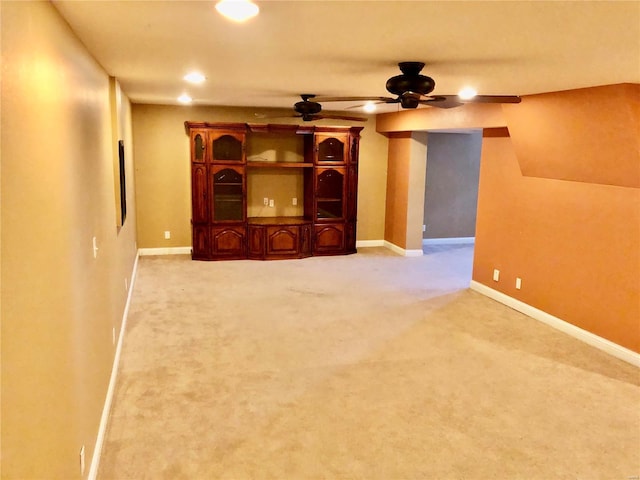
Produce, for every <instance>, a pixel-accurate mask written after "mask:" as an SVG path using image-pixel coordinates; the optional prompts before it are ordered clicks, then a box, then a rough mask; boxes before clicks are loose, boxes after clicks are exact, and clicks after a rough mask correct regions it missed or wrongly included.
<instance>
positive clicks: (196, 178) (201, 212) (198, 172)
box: [191, 163, 209, 224]
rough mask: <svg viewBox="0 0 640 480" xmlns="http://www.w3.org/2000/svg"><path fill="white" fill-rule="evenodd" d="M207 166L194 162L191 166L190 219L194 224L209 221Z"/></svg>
mask: <svg viewBox="0 0 640 480" xmlns="http://www.w3.org/2000/svg"><path fill="white" fill-rule="evenodd" d="M207 198H208V192H207V166H206V165H205V164H200V163H194V164H192V166H191V220H192V221H193V223H195V224H201V223H206V222H208V221H209V208H208V203H207Z"/></svg>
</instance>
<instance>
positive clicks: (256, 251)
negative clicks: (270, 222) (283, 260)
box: [247, 225, 264, 260]
mask: <svg viewBox="0 0 640 480" xmlns="http://www.w3.org/2000/svg"><path fill="white" fill-rule="evenodd" d="M247 248H248V252H247V255H248V256H249V258H255V259H260V260H262V259H264V227H262V226H258V225H249V236H248V240H247Z"/></svg>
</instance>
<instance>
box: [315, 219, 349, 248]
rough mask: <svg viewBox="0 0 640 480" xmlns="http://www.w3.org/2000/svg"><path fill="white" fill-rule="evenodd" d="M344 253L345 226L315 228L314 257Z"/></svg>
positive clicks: (334, 225) (333, 225)
mask: <svg viewBox="0 0 640 480" xmlns="http://www.w3.org/2000/svg"><path fill="white" fill-rule="evenodd" d="M344 252H345V235H344V224H327V225H316V226H315V242H314V249H313V254H314V255H337V254H341V253H344Z"/></svg>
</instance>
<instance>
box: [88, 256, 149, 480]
mask: <svg viewBox="0 0 640 480" xmlns="http://www.w3.org/2000/svg"><path fill="white" fill-rule="evenodd" d="M139 258H140V255H139V254H136V259H135V262H134V263H133V271H132V272H131V279H130V281H129V293H128V294H127V302H126V303H125V306H124V312H123V314H122V323H121V325H120V334H119V335H118V344H117V346H116V352H115V355H114V357H113V366H112V367H111V378H110V379H109V388H108V389H107V396H106V398H105V401H104V407H103V408H102V416H101V417H100V425H99V427H98V437H97V438H96V445H95V447H94V449H93V457H92V458H91V466H90V468H89V475H88V476H87V479H88V480H96V478H97V477H98V467H99V466H100V456H101V454H102V445H103V444H104V438H105V435H106V432H107V424H108V422H109V414H110V412H111V403H112V401H113V394H114V391H115V388H116V379H117V377H118V365H119V364H120V352H121V351H122V342H123V339H124V332H125V327H126V326H127V317H128V316H129V306H130V305H131V297H132V296H133V285H134V284H135V281H136V275H137V273H138V259H139Z"/></svg>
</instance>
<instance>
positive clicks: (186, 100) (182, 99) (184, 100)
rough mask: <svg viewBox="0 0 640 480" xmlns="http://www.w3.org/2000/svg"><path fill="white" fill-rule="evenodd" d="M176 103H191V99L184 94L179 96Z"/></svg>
mask: <svg viewBox="0 0 640 480" xmlns="http://www.w3.org/2000/svg"><path fill="white" fill-rule="evenodd" d="M178 101H179V102H180V103H191V102H192V101H193V99H192V98H191V97H190V96H189V95H187V94H186V93H183V94H182V95H180V96H179V97H178Z"/></svg>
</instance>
